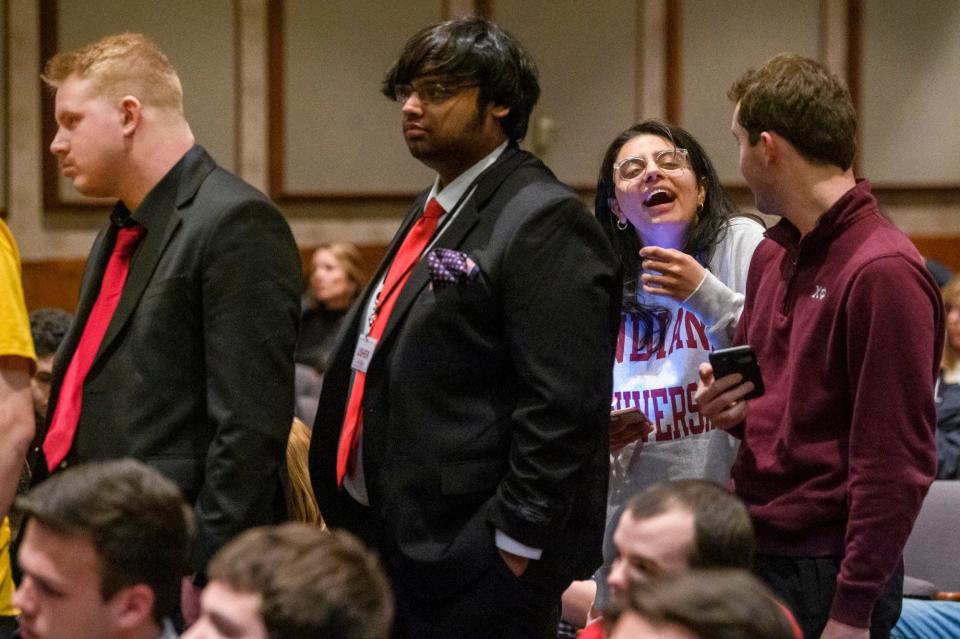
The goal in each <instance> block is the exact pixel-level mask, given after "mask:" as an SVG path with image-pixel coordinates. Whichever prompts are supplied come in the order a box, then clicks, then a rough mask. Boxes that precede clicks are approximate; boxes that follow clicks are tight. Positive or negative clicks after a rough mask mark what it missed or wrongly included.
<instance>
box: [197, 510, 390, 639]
mask: <svg viewBox="0 0 960 639" xmlns="http://www.w3.org/2000/svg"><path fill="white" fill-rule="evenodd" d="M207 574H208V577H209V579H210V581H209V583H208V584H207V587H206V588H205V589H204V591H203V595H202V596H201V599H200V618H199V619H198V620H197V622H196V623H195V624H194V625H193V626H191V627H190V628H189V629H188V630H187V632H186V634H184V639H213V638H217V637H223V638H227V637H230V638H232V639H267V638H270V639H320V638H322V639H386V638H387V637H388V636H389V634H390V625H391V622H392V619H393V597H392V595H391V592H390V586H389V583H388V582H387V578H386V576H385V575H384V573H383V570H382V569H381V568H380V564H379V562H378V561H377V559H376V557H375V556H374V554H373V553H372V552H370V551H369V550H368V549H366V548H365V547H364V546H363V544H361V543H360V542H359V541H358V540H357V539H356V538H355V537H353V536H352V535H350V534H349V533H346V532H344V531H339V530H337V531H333V532H327V531H324V530H321V529H319V528H317V527H316V526H311V525H308V524H300V523H288V524H282V525H280V526H268V527H262V528H254V529H252V530H248V531H247V532H245V533H243V534H241V535H240V536H238V537H237V538H236V539H234V540H233V541H231V542H230V543H229V544H227V545H226V546H224V547H223V548H222V549H221V550H220V552H218V553H217V554H216V555H215V556H214V558H213V560H212V561H211V562H210V566H209V569H208V573H207Z"/></svg>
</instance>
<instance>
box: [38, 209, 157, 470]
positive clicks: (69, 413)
mask: <svg viewBox="0 0 960 639" xmlns="http://www.w3.org/2000/svg"><path fill="white" fill-rule="evenodd" d="M145 232H146V229H145V228H143V227H142V226H140V225H139V224H137V225H135V226H129V227H126V228H122V229H120V230H119V231H117V240H116V242H115V243H114V245H113V253H111V254H110V261H109V262H107V269H106V271H104V273H103V281H102V282H101V284H100V293H99V294H98V295H97V300H96V301H95V302H94V303H93V308H92V309H91V310H90V316H89V317H88V318H87V324H86V326H84V327H83V335H81V336H80V342H79V343H78V344H77V350H76V351H74V353H73V359H71V360H70V365H69V366H68V367H67V373H66V375H64V377H63V384H62V386H61V388H60V397H59V399H58V400H57V407H56V408H55V409H54V412H53V420H52V421H51V422H50V430H49V431H48V432H47V436H46V438H44V440H43V453H44V455H45V456H46V458H47V468H49V469H50V472H53V469H54V468H56V467H57V465H58V464H59V463H60V462H61V461H63V459H64V457H66V456H67V453H68V452H70V447H71V446H72V445H73V437H74V435H75V434H76V432H77V422H78V421H79V420H80V404H81V402H82V400H83V381H84V379H85V378H86V377H87V373H88V372H90V365H91V364H93V358H94V356H95V355H96V354H97V351H98V350H99V349H100V343H101V342H103V336H104V334H105V333H106V332H107V326H109V325H110V319H111V318H112V317H113V312H114V311H115V310H116V308H117V303H118V302H119V301H120V295H121V293H123V284H124V282H126V280H127V273H128V271H129V270H130V257H131V256H132V255H133V251H134V249H135V248H136V247H137V244H138V243H139V242H140V240H141V239H142V238H143V235H144V233H145Z"/></svg>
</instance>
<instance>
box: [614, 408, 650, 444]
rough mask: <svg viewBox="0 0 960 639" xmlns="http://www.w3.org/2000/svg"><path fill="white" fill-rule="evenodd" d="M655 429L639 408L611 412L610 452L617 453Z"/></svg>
mask: <svg viewBox="0 0 960 639" xmlns="http://www.w3.org/2000/svg"><path fill="white" fill-rule="evenodd" d="M652 430H653V424H651V423H650V420H649V419H647V416H646V415H644V414H643V412H642V411H641V410H640V409H639V408H637V407H636V406H631V407H630V408H621V409H619V410H615V411H612V412H611V413H610V452H611V453H616V452H619V451H620V450H622V449H623V447H624V446H626V445H627V444H629V443H631V442H635V441H637V440H638V439H640V438H641V437H643V436H644V435H645V434H647V433H650V432H651V431H652Z"/></svg>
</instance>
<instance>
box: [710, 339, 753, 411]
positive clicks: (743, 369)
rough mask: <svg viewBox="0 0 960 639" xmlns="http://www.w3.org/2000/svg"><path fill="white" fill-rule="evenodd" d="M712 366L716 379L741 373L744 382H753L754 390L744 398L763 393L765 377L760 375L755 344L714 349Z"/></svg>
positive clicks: (711, 360) (711, 356)
mask: <svg viewBox="0 0 960 639" xmlns="http://www.w3.org/2000/svg"><path fill="white" fill-rule="evenodd" d="M710 366H712V367H713V377H714V379H720V378H721V377H726V376H727V375H731V374H733V373H740V374H741V375H742V376H743V382H753V390H752V391H750V393H749V394H748V395H746V396H745V397H744V399H754V398H756V397H760V396H761V395H763V391H764V388H763V377H762V376H761V375H760V364H759V363H758V362H757V354H756V353H755V352H754V351H753V346H734V347H732V348H721V349H720V350H716V351H713V352H712V353H710ZM743 382H741V383H743Z"/></svg>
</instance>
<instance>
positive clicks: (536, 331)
mask: <svg viewBox="0 0 960 639" xmlns="http://www.w3.org/2000/svg"><path fill="white" fill-rule="evenodd" d="M425 197H426V194H424V195H422V196H421V197H420V198H419V200H418V202H417V203H416V205H415V206H414V207H413V209H412V210H411V212H410V214H409V215H408V216H407V218H406V219H405V220H404V222H403V225H402V227H401V230H400V232H399V233H398V235H397V237H396V238H395V239H394V241H393V243H392V245H391V246H390V248H389V249H388V253H387V256H386V258H385V259H384V262H383V263H382V264H381V265H380V268H379V274H378V275H377V276H376V277H375V278H374V279H375V280H376V279H377V277H380V276H382V275H383V273H384V271H385V269H386V267H387V266H388V265H389V263H390V261H391V259H392V258H393V254H394V253H395V252H396V250H397V247H398V245H399V243H400V241H402V238H403V237H404V235H405V234H406V232H407V230H408V229H409V228H410V226H411V225H412V224H413V222H414V221H415V220H416V218H417V217H419V215H420V212H421V211H422V208H423V200H424V199H425ZM436 246H437V247H445V248H451V249H455V250H457V251H461V252H463V253H466V254H467V255H469V257H470V258H471V259H472V260H474V261H475V262H476V263H477V265H478V266H479V269H480V276H479V277H478V278H476V279H473V280H470V281H464V282H460V283H459V284H454V285H451V286H449V287H446V288H443V289H442V290H439V289H438V290H437V291H434V290H433V288H432V287H431V286H429V285H428V271H427V268H426V263H425V262H426V260H421V262H420V263H419V264H418V265H417V266H416V268H415V269H414V270H413V271H412V273H411V276H410V279H409V280H408V281H407V283H406V286H405V287H404V288H403V290H402V292H401V293H400V296H399V298H398V300H397V304H396V307H395V309H394V311H393V313H392V315H391V316H390V319H389V322H388V324H387V327H386V329H385V331H384V334H383V336H382V338H381V340H380V343H379V344H378V345H377V348H376V350H375V351H374V355H373V358H372V360H371V362H370V366H369V369H368V372H367V377H366V387H365V393H364V399H363V440H362V445H363V467H364V474H365V479H366V485H367V489H368V493H369V498H370V506H371V508H370V512H371V513H372V514H373V519H374V526H375V528H376V529H377V530H378V531H379V532H378V533H377V534H376V539H375V543H376V544H377V545H378V547H379V550H380V553H381V555H382V556H383V558H384V560H385V561H386V563H387V565H388V568H389V569H390V571H391V573H392V576H393V578H394V583H395V585H396V587H397V588H415V589H417V592H419V593H422V594H423V595H424V596H427V597H429V596H431V595H436V596H441V595H443V594H445V593H447V594H448V593H450V592H452V590H453V589H456V588H459V587H461V586H463V585H465V584H467V583H469V581H470V580H471V579H473V578H475V577H476V576H478V575H479V574H480V573H481V572H482V571H483V570H484V569H485V568H487V567H488V566H489V565H490V562H491V561H492V560H493V559H494V558H496V559H497V561H499V560H500V559H499V557H498V556H497V552H496V548H495V546H494V530H495V529H500V530H502V531H503V532H505V533H507V534H508V535H510V536H511V537H513V538H514V539H516V540H517V541H520V542H522V543H525V544H527V545H530V546H533V547H537V548H542V549H543V551H544V552H543V557H542V559H541V561H542V562H544V563H545V564H549V565H550V566H551V567H552V568H553V569H554V570H556V571H559V572H560V573H561V574H563V575H567V576H569V577H570V578H573V577H575V576H579V577H586V576H588V575H589V574H590V573H591V571H592V570H593V569H594V568H595V567H596V566H598V565H599V563H600V545H601V537H602V531H603V526H604V512H605V508H606V489H607V472H608V452H607V449H608V444H607V425H608V414H609V408H610V392H611V370H612V362H613V349H614V341H615V338H614V335H615V331H616V326H617V322H618V314H619V290H620V289H619V278H618V268H617V264H616V259H615V257H614V254H613V251H612V249H611V248H610V245H609V243H608V242H607V240H606V238H605V237H604V235H603V233H602V231H601V229H600V227H599V225H598V224H597V223H596V221H595V220H594V219H593V216H592V215H590V213H589V211H588V210H587V209H586V207H585V206H584V205H583V203H581V202H580V201H579V199H577V197H576V195H575V194H574V193H573V192H571V191H570V190H569V189H568V188H567V187H565V186H563V185H562V184H560V183H559V182H558V181H557V180H556V178H555V177H554V176H553V174H552V173H551V172H550V171H549V169H547V168H546V167H545V166H544V165H543V164H542V163H541V162H540V161H539V160H537V159H536V158H535V157H533V156H532V155H530V154H528V153H526V152H523V151H520V150H518V149H517V148H515V147H512V146H511V147H509V148H508V149H507V150H506V151H505V152H504V153H503V154H502V155H501V157H500V158H499V159H498V160H497V162H496V163H495V164H494V165H493V166H492V167H490V168H489V169H488V170H487V171H485V172H484V174H483V175H482V176H481V177H480V179H479V181H478V186H477V190H476V192H475V194H474V195H473V196H472V197H471V198H470V199H469V200H468V201H467V202H466V203H465V204H464V208H463V209H462V210H461V211H460V213H459V214H458V215H457V216H456V218H455V219H454V220H453V221H452V222H451V224H450V225H449V227H447V228H445V229H443V230H442V231H441V234H440V236H439V238H438V240H437V244H436ZM369 295H370V292H369V291H368V292H367V293H366V296H367V297H368V296H369ZM364 306H365V303H361V304H358V305H357V306H356V307H355V308H354V310H353V312H352V314H351V315H350V316H349V317H348V318H347V330H346V332H345V337H344V339H343V341H342V343H341V345H340V347H339V349H338V351H337V352H336V353H335V355H334V358H333V361H332V365H331V367H330V369H329V370H328V371H327V373H326V375H325V378H324V386H323V391H322V394H321V399H320V407H319V412H318V416H317V421H316V425H315V427H314V435H313V441H312V446H311V451H310V460H311V474H312V479H313V484H314V490H315V492H316V494H317V498H318V500H319V502H320V509H321V512H322V513H323V514H324V517H325V518H326V520H327V521H328V522H329V523H330V524H332V525H335V526H336V525H343V524H345V523H346V524H347V525H348V526H349V525H351V524H350V520H349V519H347V518H346V516H345V515H346V513H347V510H346V509H345V508H346V507H345V502H344V501H343V494H342V493H341V492H340V491H339V489H338V488H337V485H336V478H335V465H336V464H335V460H336V450H337V443H338V440H339V437H340V431H341V427H342V422H343V414H344V406H345V403H346V399H347V392H348V388H349V384H350V377H351V374H350V363H351V359H352V354H353V350H354V346H355V344H356V340H357V336H358V331H359V330H360V325H361V323H362V322H363V317H362V315H363V308H364ZM355 532H357V533H359V534H361V535H362V536H366V537H367V538H368V539H369V538H370V530H356V531H355Z"/></svg>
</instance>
